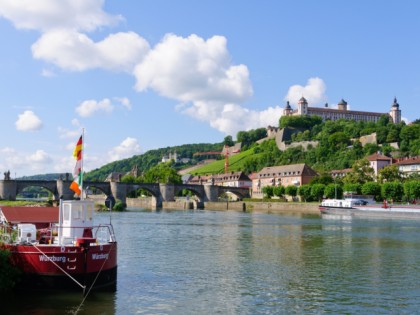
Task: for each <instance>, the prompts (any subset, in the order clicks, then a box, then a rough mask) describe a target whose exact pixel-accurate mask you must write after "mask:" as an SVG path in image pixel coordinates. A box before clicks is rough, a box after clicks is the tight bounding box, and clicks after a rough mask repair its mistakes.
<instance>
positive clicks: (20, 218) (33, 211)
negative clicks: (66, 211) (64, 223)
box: [0, 206, 58, 224]
mask: <svg viewBox="0 0 420 315" xmlns="http://www.w3.org/2000/svg"><path fill="white" fill-rule="evenodd" d="M0 214H3V216H4V217H5V219H6V220H7V222H9V223H12V224H17V223H56V222H58V207H10V206H1V207H0Z"/></svg>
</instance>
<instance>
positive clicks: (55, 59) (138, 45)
mask: <svg viewBox="0 0 420 315" xmlns="http://www.w3.org/2000/svg"><path fill="white" fill-rule="evenodd" d="M149 49H150V47H149V44H148V43H147V41H146V40H145V39H144V38H142V37H140V36H139V35H137V34H136V33H133V32H128V33H116V34H111V35H109V36H108V37H106V38H105V39H104V40H102V41H99V42H96V43H95V42H94V41H93V40H91V39H90V38H89V37H88V36H87V35H85V34H82V33H78V32H76V31H73V30H69V29H60V30H54V31H50V32H47V33H44V34H43V35H42V36H41V37H40V38H39V39H38V40H37V41H36V42H35V43H34V44H33V45H32V54H33V56H34V58H35V59H42V60H44V61H46V62H50V63H53V64H55V65H56V66H58V67H60V68H62V69H66V70H72V71H85V70H89V69H94V68H102V69H107V70H113V71H127V72H131V71H132V69H133V68H134V66H135V65H136V64H137V63H138V62H140V61H141V60H142V59H143V57H144V56H145V55H146V54H147V52H148V51H149Z"/></svg>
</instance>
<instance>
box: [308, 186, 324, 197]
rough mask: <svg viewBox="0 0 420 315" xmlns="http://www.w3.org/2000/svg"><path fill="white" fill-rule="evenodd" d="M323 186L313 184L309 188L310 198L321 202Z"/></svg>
mask: <svg viewBox="0 0 420 315" xmlns="http://www.w3.org/2000/svg"><path fill="white" fill-rule="evenodd" d="M324 190H325V185H324V184H315V185H312V186H311V197H312V198H313V199H315V200H318V201H321V200H322V198H323V196H324Z"/></svg>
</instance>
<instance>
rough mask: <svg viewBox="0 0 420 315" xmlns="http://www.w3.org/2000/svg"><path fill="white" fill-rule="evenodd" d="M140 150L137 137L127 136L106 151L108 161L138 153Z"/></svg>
mask: <svg viewBox="0 0 420 315" xmlns="http://www.w3.org/2000/svg"><path fill="white" fill-rule="evenodd" d="M140 152H141V150H140V145H139V144H138V142H137V139H135V138H131V137H127V138H126V139H125V140H124V141H123V142H121V143H120V144H119V145H118V146H116V147H115V148H113V149H112V150H111V151H110V152H108V155H109V161H110V162H112V161H117V160H122V159H125V158H129V157H132V156H133V155H136V154H139V153H140Z"/></svg>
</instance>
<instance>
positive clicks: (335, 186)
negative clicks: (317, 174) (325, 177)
mask: <svg viewBox="0 0 420 315" xmlns="http://www.w3.org/2000/svg"><path fill="white" fill-rule="evenodd" d="M336 179H337V176H334V188H335V199H337V182H336Z"/></svg>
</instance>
